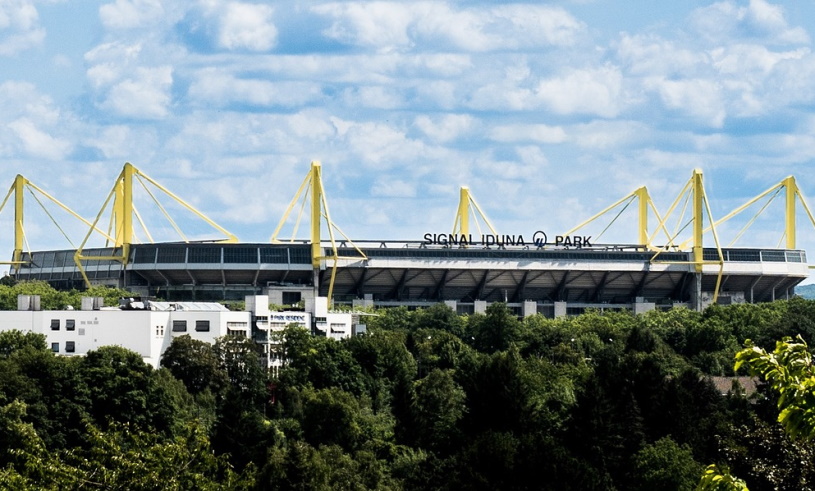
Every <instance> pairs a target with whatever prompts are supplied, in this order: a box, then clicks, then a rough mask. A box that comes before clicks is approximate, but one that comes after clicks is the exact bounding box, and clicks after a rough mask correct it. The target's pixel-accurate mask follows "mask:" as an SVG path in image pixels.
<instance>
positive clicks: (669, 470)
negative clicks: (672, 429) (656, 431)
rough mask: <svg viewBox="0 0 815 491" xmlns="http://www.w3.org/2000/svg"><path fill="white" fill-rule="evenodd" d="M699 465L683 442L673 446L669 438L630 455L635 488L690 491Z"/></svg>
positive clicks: (694, 483) (697, 477) (696, 478)
mask: <svg viewBox="0 0 815 491" xmlns="http://www.w3.org/2000/svg"><path fill="white" fill-rule="evenodd" d="M701 471H702V465H701V464H699V463H698V462H696V461H695V460H694V459H693V452H692V450H691V448H690V447H689V446H687V445H677V444H676V442H674V441H673V440H672V439H671V438H670V437H664V438H660V439H659V440H657V441H656V442H654V443H652V444H649V445H646V446H644V447H643V448H642V449H640V451H639V452H637V454H636V455H635V456H634V472H635V475H636V476H637V479H636V483H637V489H641V490H643V491H646V490H652V489H672V490H676V491H683V490H684V491H690V490H692V489H694V488H695V487H696V484H697V483H698V482H699V473H700V472H701Z"/></svg>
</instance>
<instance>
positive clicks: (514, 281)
mask: <svg viewBox="0 0 815 491" xmlns="http://www.w3.org/2000/svg"><path fill="white" fill-rule="evenodd" d="M137 182H140V183H142V184H145V183H146V184H149V185H152V186H154V187H155V188H156V189H158V190H159V191H160V192H161V193H163V194H164V195H166V196H168V197H169V199H171V200H173V201H175V202H176V203H179V204H180V205H181V206H183V207H185V208H187V209H188V210H190V211H191V212H193V213H195V214H196V215H197V216H198V218H200V219H201V220H203V221H204V222H206V223H207V224H209V225H210V226H212V227H213V228H214V229H215V230H216V231H217V232H218V234H219V235H220V237H218V238H216V239H213V240H211V241H187V240H180V241H177V242H157V243H153V242H147V243H139V242H137V241H136V240H134V237H135V235H134V228H135V225H136V223H137V222H138V221H140V220H141V218H140V216H139V215H138V213H134V211H135V210H134V208H133V194H134V187H135V184H134V183H137ZM26 191H31V192H34V193H37V194H40V195H45V196H46V197H47V198H48V199H49V200H51V201H52V202H54V203H56V204H57V205H58V206H60V207H63V208H64V209H67V207H65V206H64V205H62V203H60V202H59V201H58V200H56V199H55V198H53V197H51V196H50V195H47V193H45V192H44V191H42V190H41V189H39V188H37V187H36V186H35V185H34V184H33V183H31V182H30V181H28V180H27V179H26V178H24V177H22V176H18V177H17V179H16V180H15V182H14V183H13V184H12V186H11V188H10V189H9V192H8V193H7V195H6V197H5V199H4V200H3V202H2V205H1V206H0V212H2V211H3V210H4V208H5V207H6V206H8V208H12V207H13V208H14V210H13V213H14V217H15V230H14V244H15V245H14V251H13V253H12V258H11V260H10V261H7V262H6V263H5V264H8V265H9V275H11V276H13V277H14V278H15V279H17V280H43V281H47V282H48V283H50V284H51V285H53V286H55V287H57V288H61V289H68V288H80V289H81V288H83V287H85V286H90V285H109V286H116V287H121V288H126V289H128V290H130V291H132V292H134V293H136V294H139V295H142V296H143V297H146V298H157V299H162V300H168V301H193V300H194V301H204V300H206V301H213V300H240V299H243V298H244V297H245V296H247V295H268V296H269V299H270V301H271V302H273V303H277V304H280V305H291V304H297V303H299V302H305V303H309V302H310V301H311V300H312V299H314V298H316V297H328V298H329V299H330V302H331V304H332V305H334V306H339V305H348V306H355V307H359V306H364V307H383V306H407V307H409V308H416V307H421V306H427V305H429V304H432V303H439V302H443V303H445V304H447V305H449V306H450V307H451V308H453V309H454V310H456V311H457V312H459V313H474V312H483V311H484V310H485V308H486V306H487V305H488V304H490V303H492V302H505V303H506V304H507V305H508V306H509V307H510V308H511V309H513V310H514V311H515V312H516V313H517V314H518V315H519V316H527V315H532V314H536V313H540V314H543V315H545V316H547V317H558V316H563V315H572V314H577V313H580V312H582V311H584V310H585V309H587V308H596V309H615V310H620V309H627V310H631V311H633V312H644V311H648V310H653V309H667V308H671V307H674V306H678V305H681V306H687V307H689V308H692V309H702V308H704V307H706V306H707V305H710V304H712V303H720V304H728V303H742V302H766V301H772V300H775V299H783V298H789V297H790V296H792V295H793V294H794V288H795V286H796V285H798V284H799V283H801V282H802V281H804V280H805V279H806V278H807V277H808V275H809V266H808V264H807V259H806V254H805V252H804V251H803V250H801V249H799V248H797V247H796V246H797V244H796V226H797V224H796V215H797V214H798V212H799V210H801V209H803V211H804V212H805V214H806V216H807V217H808V219H809V222H811V223H813V224H815V220H813V218H812V214H811V212H810V211H809V208H808V206H807V205H806V202H805V201H804V199H803V197H802V194H801V192H800V190H799V189H798V187H797V185H796V182H795V179H794V178H793V177H788V178H786V179H784V180H782V181H781V182H780V183H779V184H777V185H775V186H773V187H771V188H770V189H768V190H767V191H765V192H764V193H762V194H761V195H759V196H757V197H756V198H754V199H752V200H750V201H749V202H747V203H745V204H744V205H743V206H741V207H739V208H737V209H736V210H733V212H731V213H730V214H728V215H726V216H724V217H722V218H719V219H714V217H712V216H711V213H710V204H709V201H708V197H707V195H706V194H705V189H704V183H703V176H702V173H701V172H700V171H694V172H693V175H692V176H691V178H690V179H689V180H688V182H687V184H686V185H685V187H684V189H683V190H682V191H681V192H680V193H679V195H678V196H677V198H676V200H675V201H674V203H673V204H672V206H671V207H670V208H669V209H668V210H667V211H666V212H665V213H664V214H660V213H659V212H658V211H657V209H656V207H655V206H654V203H653V201H652V200H651V199H650V197H649V195H648V191H647V189H646V188H644V187H643V188H640V189H637V190H636V191H634V192H633V193H631V194H630V195H628V196H626V197H624V198H623V199H621V200H620V201H618V202H617V203H614V204H612V205H611V206H609V207H608V208H606V209H605V210H603V211H601V212H600V213H598V214H597V215H595V216H593V217H591V218H589V219H588V220H586V221H585V222H583V223H582V224H580V225H578V226H576V227H575V228H573V229H572V230H569V231H565V232H563V233H557V234H556V233H554V231H546V230H535V229H534V228H532V229H530V230H522V231H515V233H512V234H498V233H497V232H496V231H495V228H494V227H493V226H492V224H491V223H490V222H489V220H488V219H487V218H486V215H485V214H484V213H483V211H482V210H481V208H480V207H479V206H478V204H477V203H476V201H475V199H474V198H473V197H472V196H471V195H470V193H469V190H468V189H467V188H461V194H460V196H459V205H458V209H457V213H456V218H455V222H454V226H453V229H452V230H450V231H436V232H431V233H426V234H424V235H423V236H422V237H419V238H416V239H414V240H401V241H394V240H375V239H374V240H372V239H365V240H357V239H354V240H352V239H350V238H348V237H346V236H345V235H344V234H343V233H342V232H341V231H340V229H339V228H338V227H337V226H336V224H334V223H333V222H332V221H331V217H330V214H329V212H328V201H327V199H326V195H325V193H324V190H323V184H322V177H321V166H320V164H319V163H318V162H312V164H311V168H310V170H309V172H308V173H307V175H306V178H305V179H304V181H303V184H302V185H301V186H300V189H299V190H298V191H297V193H296V194H295V196H294V199H293V200H292V202H291V204H290V205H289V208H288V209H287V211H286V213H285V215H284V216H283V217H282V218H281V220H280V224H279V225H278V227H277V230H275V231H274V233H273V235H272V238H271V240H270V241H269V242H267V243H242V242H240V241H238V239H237V238H236V237H235V236H233V235H231V234H229V232H227V231H226V229H224V228H222V227H221V226H220V225H218V224H216V223H214V222H213V221H211V220H210V219H208V218H207V217H205V216H203V215H202V214H200V213H199V212H197V211H196V210H194V209H193V208H192V207H191V206H190V205H188V204H186V202H184V201H183V199H182V198H181V197H179V196H176V195H175V194H173V193H172V192H171V191H170V190H168V189H166V188H164V187H163V186H161V185H160V184H159V183H157V182H155V181H154V180H152V179H151V178H149V177H148V176H146V175H145V174H144V173H142V172H141V171H139V170H138V169H137V168H135V167H134V166H132V165H131V164H125V166H124V168H123V170H122V172H121V174H120V175H119V177H118V178H117V180H116V182H115V183H114V185H113V188H112V190H111V193H110V195H109V196H108V198H107V200H106V201H105V205H104V206H103V209H102V210H101V211H100V214H99V215H98V216H97V217H96V219H95V220H87V219H84V218H81V217H78V216H76V217H77V218H78V219H81V220H82V221H83V222H84V223H85V224H87V226H88V234H87V236H86V237H85V240H84V241H83V242H82V244H81V245H80V246H78V247H76V248H70V249H68V248H66V249H62V250H25V249H24V247H23V245H24V244H25V243H26V240H25V227H24V223H25V206H26V204H25V202H24V199H23V196H24V195H25V192H26ZM776 196H780V197H781V199H782V200H783V201H784V204H783V206H784V224H785V232H784V247H783V248H751V247H722V246H721V245H720V241H719V238H718V236H717V227H719V226H720V225H721V224H722V223H723V222H724V221H726V220H728V219H730V218H732V217H733V216H736V215H738V214H740V213H742V212H744V211H745V210H748V209H751V208H754V207H755V206H758V205H760V204H761V203H765V204H764V206H763V207H762V210H763V209H764V208H766V202H767V201H769V200H772V199H773V198H775V197H776ZM629 205H630V206H634V207H635V208H633V209H634V210H635V215H636V221H637V230H638V234H637V237H636V239H634V240H632V241H631V242H632V243H631V244H604V243H602V242H601V241H600V239H599V236H595V235H592V233H591V232H589V231H587V230H590V228H591V227H593V226H596V225H597V224H598V223H600V222H601V221H602V220H604V219H607V218H608V217H609V216H611V215H613V213H615V212H618V215H617V216H619V210H620V209H621V208H623V209H624V208H626V207H629ZM159 206H160V205H159ZM295 209H299V210H301V211H300V215H303V216H300V215H298V216H296V220H297V223H298V224H299V223H300V220H301V218H303V221H304V222H308V223H309V227H310V230H309V237H307V238H305V239H295V238H282V237H280V235H281V230H283V229H284V228H285V227H287V226H288V225H286V224H291V222H292V220H294V219H295V216H294V214H293V211H294V210H295ZM71 213H72V214H73V212H71ZM106 213H109V214H110V220H109V226H108V227H107V229H106V230H103V229H102V228H101V225H100V224H101V223H104V222H106V221H107V220H104V219H103V217H104V216H106V215H105V214H106ZM74 215H75V214H74ZM168 218H169V219H171V217H169V216H168ZM669 221H676V222H677V223H679V224H680V225H679V226H677V227H676V228H677V229H679V230H680V231H681V232H682V233H685V234H686V235H688V236H689V237H687V238H685V237H680V235H681V234H677V233H673V232H670V231H669V228H673V227H672V226H669ZM473 224H477V225H478V230H476V228H475V227H472V226H471V225H473ZM482 224H483V226H482ZM295 228H296V227H295ZM95 235H101V236H103V237H104V238H105V247H86V244H87V243H88V242H89V239H90V238H91V237H92V236H95ZM703 241H704V243H703Z"/></svg>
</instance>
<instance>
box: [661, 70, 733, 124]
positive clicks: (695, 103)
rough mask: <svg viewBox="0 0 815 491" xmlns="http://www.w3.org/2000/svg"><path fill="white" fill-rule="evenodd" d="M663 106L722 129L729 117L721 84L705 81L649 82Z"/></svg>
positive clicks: (662, 80) (663, 80)
mask: <svg viewBox="0 0 815 491" xmlns="http://www.w3.org/2000/svg"><path fill="white" fill-rule="evenodd" d="M648 85H649V86H650V88H653V89H655V90H656V91H657V92H658V93H659V95H660V97H661V98H662V102H663V104H665V106H666V107H668V108H669V109H674V110H676V111H678V112H679V113H681V114H686V115H688V116H690V117H692V118H694V119H696V120H697V121H699V122H700V123H702V124H705V125H708V126H712V127H714V128H718V127H721V126H722V124H724V119H725V117H726V115H727V113H726V110H725V105H724V101H723V99H722V93H721V92H722V90H721V86H720V85H719V83H717V82H716V81H713V80H705V79H686V80H665V79H654V80H649V81H648Z"/></svg>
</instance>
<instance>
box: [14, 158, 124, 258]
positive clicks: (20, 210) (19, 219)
mask: <svg viewBox="0 0 815 491" xmlns="http://www.w3.org/2000/svg"><path fill="white" fill-rule="evenodd" d="M26 191H28V192H29V193H30V194H31V196H32V197H33V198H34V200H35V201H36V202H37V204H39V205H40V207H41V208H42V210H43V211H44V212H45V214H46V215H48V218H50V219H51V221H52V222H53V224H54V225H55V226H56V227H57V229H58V230H59V231H60V233H62V235H63V236H64V237H65V238H66V239H67V241H68V243H71V239H70V238H69V237H68V236H67V234H66V233H65V231H64V230H63V229H62V227H60V226H59V223H57V221H56V219H55V218H54V217H53V216H52V215H51V213H50V212H49V211H48V209H46V208H45V205H43V203H42V201H40V199H39V198H38V197H37V195H38V194H39V195H40V196H43V197H45V198H46V199H47V200H49V201H51V202H52V203H54V204H55V205H57V206H59V207H60V208H62V210H64V211H65V212H67V213H68V214H69V215H71V216H72V217H74V218H76V219H77V220H79V221H81V222H82V223H84V224H85V225H88V226H90V225H91V222H89V221H88V220H86V219H84V218H82V217H81V216H79V215H78V214H77V213H76V212H74V211H73V210H71V209H70V208H68V207H67V206H66V205H65V204H63V203H62V202H60V201H59V200H58V199H56V198H54V197H53V196H51V195H50V194H48V193H46V192H45V191H43V190H42V189H40V188H39V187H37V186H36V185H35V184H34V183H32V182H31V181H29V180H28V179H26V178H25V177H23V176H22V175H19V174H18V175H17V176H16V177H15V178H14V182H13V183H12V185H11V188H9V191H8V193H6V196H5V198H4V199H3V201H2V203H0V211H2V210H3V208H4V207H5V206H6V203H8V201H9V198H11V195H12V194H13V195H14V252H13V254H12V260H11V261H2V262H0V264H8V265H12V266H13V267H14V270H15V272H16V271H19V269H20V266H21V265H23V264H25V263H26V262H27V261H25V260H23V252H24V251H23V247H24V246H25V245H26V243H27V241H26V236H25V199H24V195H25V192H26ZM35 193H36V194H35ZM91 231H96V232H98V233H100V234H102V235H103V236H105V237H107V238H110V237H109V236H108V235H107V234H105V233H104V232H102V231H101V230H99V229H97V228H92V229H91ZM71 245H72V246H73V244H71Z"/></svg>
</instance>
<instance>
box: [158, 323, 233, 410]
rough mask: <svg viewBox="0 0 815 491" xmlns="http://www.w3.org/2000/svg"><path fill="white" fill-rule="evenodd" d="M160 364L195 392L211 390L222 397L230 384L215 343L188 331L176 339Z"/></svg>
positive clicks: (191, 391) (191, 392)
mask: <svg viewBox="0 0 815 491" xmlns="http://www.w3.org/2000/svg"><path fill="white" fill-rule="evenodd" d="M161 366H162V367H164V368H166V369H168V370H169V371H170V373H172V374H173V376H174V377H175V378H177V379H178V380H180V381H182V382H184V385H186V386H187V390H188V391H189V392H190V394H193V395H195V394H200V393H201V392H203V391H204V390H207V389H209V390H210V391H211V392H212V393H213V394H215V395H217V396H223V392H224V391H225V390H226V387H227V385H228V384H229V377H228V375H227V373H226V370H224V368H223V366H222V363H221V359H220V358H219V357H218V355H217V354H216V353H215V349H214V348H213V346H212V345H211V344H209V343H206V342H204V341H200V340H197V339H193V338H192V337H190V335H189V334H185V335H184V336H177V337H175V338H173V342H172V343H170V346H169V347H168V348H167V350H166V351H165V352H164V355H162V357H161Z"/></svg>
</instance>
